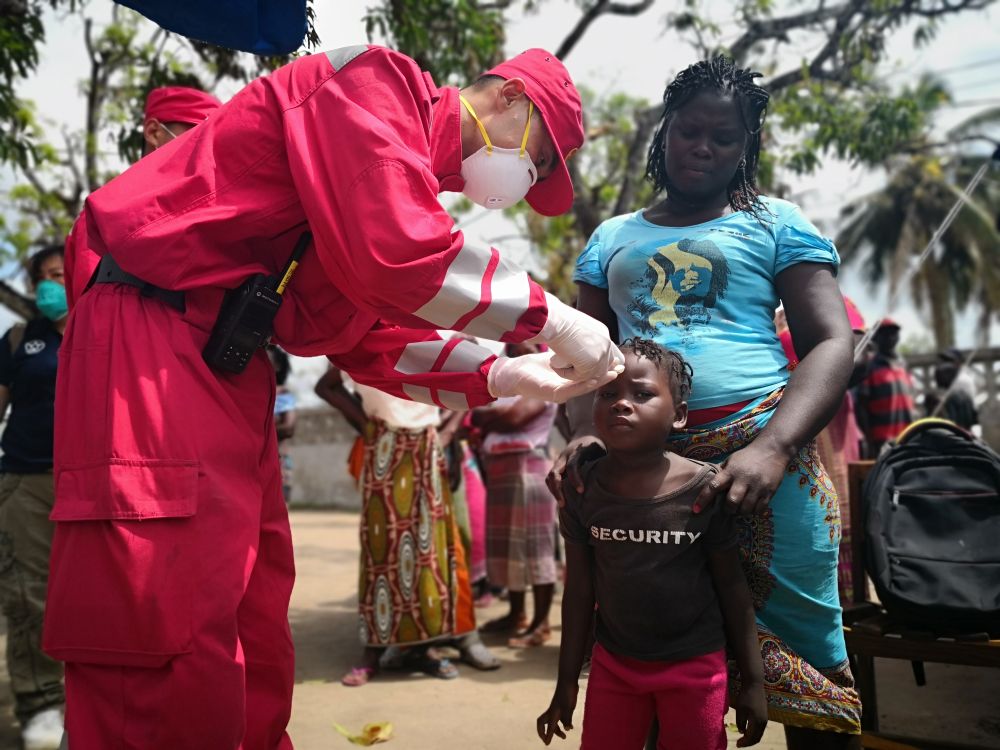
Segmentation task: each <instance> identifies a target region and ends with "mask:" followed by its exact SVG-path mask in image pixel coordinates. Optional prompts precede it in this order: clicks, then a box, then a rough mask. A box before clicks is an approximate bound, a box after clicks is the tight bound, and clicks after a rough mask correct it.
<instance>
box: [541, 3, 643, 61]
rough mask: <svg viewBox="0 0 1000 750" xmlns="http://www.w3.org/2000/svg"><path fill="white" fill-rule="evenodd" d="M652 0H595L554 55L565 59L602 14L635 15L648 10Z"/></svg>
mask: <svg viewBox="0 0 1000 750" xmlns="http://www.w3.org/2000/svg"><path fill="white" fill-rule="evenodd" d="M653 2H654V0H638V2H635V3H613V2H611V0H597V1H596V2H595V3H594V4H593V5H591V6H590V7H589V8H588V9H587V10H586V12H584V14H583V15H582V16H580V20H579V21H577V22H576V26H574V27H573V29H572V30H571V31H570V32H569V34H567V35H566V38H565V39H563V41H562V44H560V45H559V49H557V50H556V57H558V58H559V59H560V60H565V59H566V56H567V55H568V54H569V53H570V52H572V51H573V48H574V47H575V46H576V45H577V43H578V42H579V41H580V40H581V39H582V38H583V35H584V34H586V33H587V29H589V28H590V25H591V24H592V23H593V22H594V21H596V20H597V19H598V18H600V17H601V16H603V15H614V16H637V15H639V14H640V13H644V12H645V11H647V10H649V9H650V8H651V7H652V5H653Z"/></svg>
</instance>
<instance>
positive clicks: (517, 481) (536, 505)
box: [483, 449, 557, 591]
mask: <svg viewBox="0 0 1000 750" xmlns="http://www.w3.org/2000/svg"><path fill="white" fill-rule="evenodd" d="M551 466H552V461H551V460H550V459H549V456H548V452H547V451H545V450H543V449H535V450H528V451H514V452H510V453H494V454H490V455H487V456H486V457H485V458H484V459H483V468H484V469H485V474H486V575H487V577H488V578H489V580H490V583H492V584H493V585H495V586H504V587H505V588H508V589H510V590H511V591H525V590H526V589H527V588H528V587H529V586H533V585H539V586H541V585H545V584H551V583H555V582H556V533H557V532H556V517H557V507H556V499H555V498H554V497H553V496H552V493H551V492H549V488H548V487H546V486H545V476H546V475H547V474H548V473H549V468H550V467H551Z"/></svg>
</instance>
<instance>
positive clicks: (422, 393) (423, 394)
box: [403, 384, 440, 406]
mask: <svg viewBox="0 0 1000 750" xmlns="http://www.w3.org/2000/svg"><path fill="white" fill-rule="evenodd" d="M403 393H405V394H406V395H407V396H409V397H410V399H411V400H413V401H418V402H420V403H421V404H431V405H433V406H440V404H439V403H438V402H437V401H435V400H434V396H433V395H432V394H431V389H430V388H424V387H423V386H420V385H408V384H404V385H403Z"/></svg>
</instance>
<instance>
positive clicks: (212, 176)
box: [45, 45, 621, 750]
mask: <svg viewBox="0 0 1000 750" xmlns="http://www.w3.org/2000/svg"><path fill="white" fill-rule="evenodd" d="M582 142H583V126H582V118H581V107H580V99H579V95H578V94H577V91H576V89H575V87H574V86H573V84H572V82H571V81H570V78H569V76H568V74H567V73H566V70H565V68H564V67H563V66H562V64H561V63H560V62H559V61H558V60H557V59H556V58H555V57H553V56H552V55H550V54H549V53H547V52H544V51H542V50H529V51H528V52H526V53H523V54H522V55H520V56H518V57H516V58H514V59H512V60H509V61H507V62H505V63H502V64H501V65H499V66H497V67H496V68H494V69H493V70H492V71H490V72H489V73H488V74H487V76H485V77H484V78H483V79H481V80H480V81H477V82H476V83H475V84H473V85H472V86H470V87H468V88H466V89H463V90H462V91H461V92H459V90H458V89H455V88H449V87H443V88H439V87H438V86H436V85H435V84H434V82H433V81H432V80H431V78H430V76H429V75H427V74H426V73H423V72H421V71H420V70H419V68H418V67H417V66H416V64H415V63H414V62H413V61H412V60H410V59H409V58H407V57H405V56H403V55H401V54H398V53H395V52H392V51H390V50H387V49H383V48H378V47H370V46H366V45H361V46H357V47H351V48H345V49H340V50H334V51H331V52H328V53H326V54H318V55H312V56H309V57H304V58H301V59H299V60H297V61H295V62H293V63H292V64H290V65H288V66H286V67H284V68H282V69H281V70H279V71H277V72H276V73H274V74H272V75H270V76H268V77H266V78H262V79H259V80H257V81H255V82H253V83H251V84H250V85H249V86H247V87H246V88H245V89H244V90H243V91H241V92H240V93H239V94H237V95H236V96H235V97H234V98H233V99H232V100H231V101H230V102H229V103H227V104H226V105H224V106H223V107H222V108H221V109H219V110H218V111H217V112H215V113H214V114H213V115H211V116H210V117H209V118H208V119H207V120H206V121H205V122H204V123H202V124H201V125H199V126H198V127H197V128H195V129H193V130H192V131H190V132H189V133H186V134H184V135H182V136H180V137H179V138H177V139H176V140H172V141H171V142H170V143H168V144H167V145H165V146H164V147H163V148H160V149H158V150H157V151H156V152H154V153H153V154H151V155H150V156H148V157H146V158H144V159H142V160H141V161H140V162H139V163H138V164H136V165H134V166H133V167H132V168H131V169H129V170H128V171H127V172H125V173H124V174H123V175H121V176H120V177H118V178H117V179H115V180H113V181H112V182H110V183H109V184H108V185H106V186H104V187H103V188H102V189H100V190H98V191H97V192H95V193H94V194H93V195H91V196H90V198H89V199H88V200H87V204H86V211H85V216H86V222H87V227H88V235H87V237H88V239H87V245H88V246H89V248H91V249H92V250H93V251H94V252H96V253H97V254H98V255H100V256H102V260H101V265H100V268H99V269H98V272H97V274H95V283H94V285H93V286H92V287H91V288H90V289H89V290H88V291H87V292H86V293H85V294H83V295H82V296H81V297H80V299H79V301H78V303H77V305H76V307H75V308H74V310H73V313H72V314H71V317H70V321H69V327H68V329H67V332H66V338H65V341H64V343H63V347H62V351H63V361H62V363H61V366H60V371H59V383H58V389H57V398H58V399H59V403H60V404H61V406H60V408H59V409H58V410H57V424H56V495H57V496H56V505H55V509H54V511H53V514H52V518H53V519H54V520H55V521H56V522H57V524H56V534H55V540H54V545H53V554H52V571H51V575H50V579H49V595H50V596H49V605H48V608H47V619H46V623H45V647H46V649H47V650H48V652H49V653H50V654H52V655H53V656H55V657H56V658H59V659H62V660H64V661H65V662H66V689H67V719H66V721H67V732H68V736H69V738H70V743H71V745H72V746H73V747H74V748H75V750H76V749H80V748H82V749H83V750H87V749H88V748H107V747H116V748H142V750H158V749H160V748H170V750H175V749H176V748H185V750H200V749H202V748H204V750H228V749H230V748H242V749H243V750H256V749H258V748H259V749H261V750H263V749H265V748H266V749H268V750H270V749H272V748H289V747H291V742H290V740H289V739H288V736H287V734H286V733H285V726H286V724H287V720H288V716H289V711H290V706H291V689H292V680H293V655H292V642H291V637H290V633H289V627H288V619H287V608H288V599H289V595H290V592H291V587H292V581H293V577H294V571H293V560H292V545H291V538H290V533H289V527H288V517H287V514H286V511H285V505H284V502H283V501H282V497H281V485H280V473H279V469H278V462H277V451H276V448H275V444H274V440H275V438H274V429H273V425H272V406H271V404H272V399H273V397H274V396H273V394H274V380H273V374H272V371H271V368H270V365H269V363H268V361H267V357H266V355H265V354H264V353H263V352H262V351H260V352H258V353H257V354H256V355H255V356H253V357H251V359H250V361H249V364H248V366H247V368H246V370H245V371H244V372H242V373H241V374H237V375H234V374H227V373H223V372H220V371H218V370H216V369H213V368H211V367H209V366H208V365H207V364H206V362H205V361H204V360H203V358H202V351H203V349H204V347H205V345H206V342H207V341H208V339H209V334H210V331H211V330H212V328H213V325H214V324H215V321H216V318H217V316H218V314H219V309H220V304H221V303H222V300H223V296H224V294H225V292H226V290H228V289H232V288H235V287H238V286H239V285H241V284H242V283H243V282H244V281H245V280H246V279H247V278H248V277H250V276H252V275H253V274H258V273H263V274H270V275H276V274H278V273H279V272H280V269H281V268H282V267H283V266H284V265H285V264H286V262H287V260H288V258H289V256H290V254H291V252H292V248H293V246H295V245H296V244H297V243H298V242H299V240H300V238H302V236H303V233H304V231H305V230H306V229H307V228H308V230H309V231H310V232H311V233H312V236H313V237H314V242H313V243H312V244H310V245H309V247H308V249H307V250H306V252H305V255H304V256H303V257H302V258H301V264H300V266H299V268H298V272H297V274H296V275H295V277H294V278H293V279H292V281H291V283H290V285H289V286H288V288H287V289H286V290H285V293H284V298H283V299H284V302H283V305H282V307H281V309H280V312H279V313H278V315H277V318H276V320H275V323H274V338H275V340H276V342H277V343H279V344H280V345H281V346H283V347H284V348H285V349H286V350H288V351H290V352H292V353H295V354H301V355H319V354H323V355H327V356H329V358H330V359H331V360H332V361H333V363H334V364H336V365H337V366H338V367H340V368H342V369H344V370H346V371H347V372H349V373H350V374H351V375H352V377H354V378H355V379H356V380H358V381H359V382H363V383H367V384H369V385H374V386H376V387H378V388H381V389H383V390H386V391H388V392H391V393H394V394H395V395H398V396H403V397H408V398H412V399H415V400H423V401H426V402H429V403H434V404H438V405H439V406H443V407H446V408H451V409H465V408H469V407H471V406H476V405H479V404H484V403H487V402H489V401H491V400H492V399H493V398H495V397H498V396H502V395H513V394H518V393H523V394H528V395H533V396H536V397H541V398H548V399H550V400H564V399H566V398H569V397H572V396H574V395H577V394H580V393H583V392H586V391H587V390H591V389H593V388H594V387H596V386H597V385H599V384H600V383H602V382H606V381H607V380H609V379H611V378H613V377H614V376H615V371H616V370H617V368H618V366H619V365H620V361H621V354H620V353H619V352H618V350H617V349H616V347H615V346H614V344H613V343H612V342H611V341H610V340H609V338H608V334H607V329H606V328H604V326H602V325H601V324H600V323H597V322H596V321H594V320H593V319H591V318H589V317H587V316H584V315H581V314H579V313H577V312H576V311H575V310H572V309H570V308H568V307H566V306H565V305H562V304H561V303H559V301H558V300H556V299H555V298H553V297H551V296H550V295H547V294H546V293H544V292H543V291H542V290H541V289H540V288H539V287H538V286H537V285H536V284H535V283H534V282H532V281H531V280H530V279H529V278H528V276H527V275H526V274H525V273H524V272H523V271H521V270H519V269H517V268H515V267H513V266H511V265H509V264H508V263H506V262H505V261H504V260H503V259H502V258H501V257H500V255H499V253H498V252H497V251H496V250H495V249H492V248H491V249H480V248H474V247H472V246H469V245H466V244H465V243H464V239H463V236H462V234H461V233H460V232H456V231H453V223H452V220H451V219H450V217H449V216H448V214H447V212H446V211H444V209H442V207H441V206H440V204H439V203H438V199H437V195H438V193H440V192H442V191H446V190H452V191H458V190H463V191H464V192H465V193H466V194H467V195H468V196H469V197H470V198H471V199H472V200H474V201H476V202H478V203H481V204H482V205H485V206H487V207H493V208H502V207H504V206H507V205H512V204H513V203H515V202H516V201H518V200H520V199H521V198H522V197H525V198H526V199H527V200H528V202H529V204H530V205H532V206H533V207H534V208H535V209H536V210H537V211H539V212H541V213H543V214H547V215H556V214H559V213H562V212H565V211H566V210H568V209H569V207H570V205H571V202H572V199H573V189H572V184H571V182H570V178H569V173H568V171H567V169H566V163H565V160H566V158H567V157H568V156H569V155H571V153H572V152H573V151H574V150H576V149H577V148H578V147H579V146H580V145H581V144H582ZM436 328H450V329H454V330H459V331H466V332H468V333H470V334H473V335H477V336H484V337H487V338H492V339H497V340H501V341H525V340H531V341H544V342H546V343H547V344H548V345H549V347H550V349H551V350H552V353H554V356H553V357H552V359H551V360H550V359H549V355H533V356H531V357H520V358H516V359H505V358H502V357H501V358H497V357H495V356H493V355H492V354H491V353H490V352H489V351H487V350H485V349H481V348H480V347H478V346H476V345H475V344H473V343H471V342H469V341H465V340H462V339H458V338H456V339H452V340H451V341H448V342H445V341H443V340H441V338H440V337H439V336H438V335H437V334H436V333H435V332H434V330H433V329H436ZM401 531H403V530H402V529H396V530H393V531H392V533H399V532H401ZM414 532H415V535H417V536H419V534H420V533H424V532H427V533H429V530H423V531H421V530H414ZM414 590H415V591H419V590H420V588H419V587H414Z"/></svg>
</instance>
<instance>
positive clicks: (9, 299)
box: [0, 281, 38, 320]
mask: <svg viewBox="0 0 1000 750" xmlns="http://www.w3.org/2000/svg"><path fill="white" fill-rule="evenodd" d="M0 305H3V306H4V307H6V308H8V309H10V310H11V311H12V312H14V313H16V314H17V315H20V316H21V317H22V318H24V319H25V320H30V319H31V318H33V317H35V316H36V315H37V314H38V308H37V307H35V303H34V302H33V301H32V300H31V299H29V298H28V297H26V296H24V295H23V294H21V293H20V292H19V291H17V290H16V289H14V287H12V286H11V285H10V284H8V283H7V282H6V281H0Z"/></svg>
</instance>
